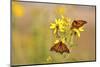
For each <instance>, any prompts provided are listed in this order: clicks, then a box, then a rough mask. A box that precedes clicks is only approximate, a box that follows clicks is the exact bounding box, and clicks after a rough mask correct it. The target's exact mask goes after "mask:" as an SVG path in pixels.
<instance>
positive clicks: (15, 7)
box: [12, 2, 24, 17]
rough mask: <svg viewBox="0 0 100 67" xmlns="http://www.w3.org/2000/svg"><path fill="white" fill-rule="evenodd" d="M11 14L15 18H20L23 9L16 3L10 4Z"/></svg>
mask: <svg viewBox="0 0 100 67" xmlns="http://www.w3.org/2000/svg"><path fill="white" fill-rule="evenodd" d="M12 12H13V14H14V15H15V16H17V17H22V16H23V15H24V8H23V6H21V5H20V4H19V3H17V2H12Z"/></svg>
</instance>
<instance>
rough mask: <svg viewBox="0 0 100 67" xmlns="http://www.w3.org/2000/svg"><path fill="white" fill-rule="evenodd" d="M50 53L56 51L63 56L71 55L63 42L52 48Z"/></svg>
mask: <svg viewBox="0 0 100 67" xmlns="http://www.w3.org/2000/svg"><path fill="white" fill-rule="evenodd" d="M50 51H56V52H59V53H61V54H63V53H64V52H67V53H70V51H69V49H68V48H67V46H66V45H65V44H64V43H62V41H60V42H58V43H57V44H55V45H54V46H53V47H51V49H50Z"/></svg>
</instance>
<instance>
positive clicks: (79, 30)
mask: <svg viewBox="0 0 100 67" xmlns="http://www.w3.org/2000/svg"><path fill="white" fill-rule="evenodd" d="M73 31H74V32H76V34H77V36H78V37H80V32H81V31H84V29H83V26H82V27H80V28H78V29H77V28H74V29H73Z"/></svg>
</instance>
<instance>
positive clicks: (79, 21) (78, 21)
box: [72, 20, 87, 29]
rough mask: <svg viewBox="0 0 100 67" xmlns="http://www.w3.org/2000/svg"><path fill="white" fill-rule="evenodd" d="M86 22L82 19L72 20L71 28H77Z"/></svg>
mask: <svg viewBox="0 0 100 67" xmlns="http://www.w3.org/2000/svg"><path fill="white" fill-rule="evenodd" d="M86 23H87V22H86V21H84V20H74V21H73V23H72V29H73V28H79V27H82V26H83V25H84V24H86Z"/></svg>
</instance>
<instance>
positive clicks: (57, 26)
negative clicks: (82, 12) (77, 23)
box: [50, 16, 71, 34]
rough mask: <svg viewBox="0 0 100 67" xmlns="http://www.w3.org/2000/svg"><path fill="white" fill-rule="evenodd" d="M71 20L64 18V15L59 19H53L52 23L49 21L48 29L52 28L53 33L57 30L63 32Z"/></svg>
mask: <svg viewBox="0 0 100 67" xmlns="http://www.w3.org/2000/svg"><path fill="white" fill-rule="evenodd" d="M70 23H71V22H70V20H69V18H67V19H65V18H64V16H62V17H61V19H60V18H59V19H55V22H54V23H51V25H50V29H53V30H54V34H55V33H56V32H57V31H60V32H65V31H66V26H67V25H69V24H70Z"/></svg>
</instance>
